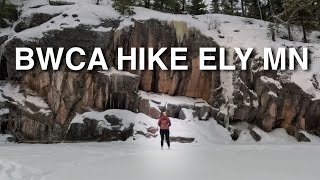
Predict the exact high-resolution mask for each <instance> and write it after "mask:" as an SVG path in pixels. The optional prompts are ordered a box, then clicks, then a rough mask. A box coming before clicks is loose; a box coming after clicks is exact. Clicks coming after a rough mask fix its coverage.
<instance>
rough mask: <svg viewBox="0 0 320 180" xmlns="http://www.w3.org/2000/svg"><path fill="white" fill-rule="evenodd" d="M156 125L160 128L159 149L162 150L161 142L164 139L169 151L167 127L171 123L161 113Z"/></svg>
mask: <svg viewBox="0 0 320 180" xmlns="http://www.w3.org/2000/svg"><path fill="white" fill-rule="evenodd" d="M158 125H159V127H160V136H161V149H163V140H164V137H166V141H167V145H168V148H169V149H170V140H169V135H170V131H169V127H170V126H171V121H170V119H169V118H168V117H167V113H166V112H162V115H161V117H160V118H159V121H158Z"/></svg>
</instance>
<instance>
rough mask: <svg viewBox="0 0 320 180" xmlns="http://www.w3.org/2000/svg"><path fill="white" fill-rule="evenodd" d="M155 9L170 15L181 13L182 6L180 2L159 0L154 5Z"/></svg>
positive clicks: (176, 0)
mask: <svg viewBox="0 0 320 180" xmlns="http://www.w3.org/2000/svg"><path fill="white" fill-rule="evenodd" d="M153 9H155V10H158V11H162V12H169V13H181V12H182V11H181V5H180V2H179V1H178V0H157V1H154V3H153Z"/></svg>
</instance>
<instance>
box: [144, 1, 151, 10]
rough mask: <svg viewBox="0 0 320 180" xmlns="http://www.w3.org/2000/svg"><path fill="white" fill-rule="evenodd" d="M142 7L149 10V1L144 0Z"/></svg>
mask: <svg viewBox="0 0 320 180" xmlns="http://www.w3.org/2000/svg"><path fill="white" fill-rule="evenodd" d="M144 7H145V8H150V0H145V1H144Z"/></svg>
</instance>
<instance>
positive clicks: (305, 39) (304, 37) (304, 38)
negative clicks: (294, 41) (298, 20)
mask: <svg viewBox="0 0 320 180" xmlns="http://www.w3.org/2000/svg"><path fill="white" fill-rule="evenodd" d="M302 32H303V42H304V43H307V42H308V39H307V32H306V29H305V28H304V27H303V26H302Z"/></svg>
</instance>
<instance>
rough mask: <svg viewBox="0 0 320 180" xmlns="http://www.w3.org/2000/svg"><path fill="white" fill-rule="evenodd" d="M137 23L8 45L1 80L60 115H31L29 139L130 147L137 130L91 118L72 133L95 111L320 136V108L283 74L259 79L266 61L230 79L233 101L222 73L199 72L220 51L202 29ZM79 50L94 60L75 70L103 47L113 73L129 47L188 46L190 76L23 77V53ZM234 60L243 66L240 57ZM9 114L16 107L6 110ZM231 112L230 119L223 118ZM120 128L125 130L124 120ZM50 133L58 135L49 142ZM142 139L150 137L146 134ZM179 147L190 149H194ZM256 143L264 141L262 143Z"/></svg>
mask: <svg viewBox="0 0 320 180" xmlns="http://www.w3.org/2000/svg"><path fill="white" fill-rule="evenodd" d="M74 16H76V15H74ZM50 18H52V16H48V15H43V14H38V15H37V14H35V15H33V16H32V17H30V19H25V21H21V22H20V23H19V24H18V25H17V26H16V28H17V29H16V31H22V30H24V29H26V28H31V27H35V26H38V25H40V24H42V23H44V22H46V21H48V20H49V19H50ZM132 22H133V24H134V25H132V26H128V27H124V28H122V29H118V30H116V29H117V28H118V26H119V23H120V22H119V21H118V20H111V19H106V20H103V22H102V24H101V26H102V27H104V28H109V29H110V31H107V32H106V31H103V32H99V31H93V30H92V28H95V27H92V26H83V25H80V26H78V27H76V28H64V29H62V30H51V31H48V32H46V34H44V35H43V37H41V38H39V39H37V40H36V41H34V40H31V39H29V40H26V39H23V38H19V36H17V37H15V38H13V39H10V41H7V43H6V45H5V46H3V48H4V49H3V53H2V58H1V74H0V79H9V80H15V81H18V82H21V83H22V82H23V83H25V84H26V87H23V89H31V90H33V91H35V92H36V94H37V95H39V96H41V97H43V98H44V100H45V101H46V102H47V103H48V105H49V107H50V109H51V110H52V113H51V115H50V118H49V117H40V118H38V117H36V116H37V115H34V114H32V115H30V114H29V115H27V114H28V112H25V114H26V115H24V116H23V117H22V118H20V119H22V120H23V124H22V126H21V128H20V131H21V137H22V138H24V139H26V140H41V141H48V140H50V141H51V140H52V139H56V140H57V141H58V140H63V139H64V137H65V136H66V137H67V140H68V141H82V140H90V141H111V140H115V139H120V140H124V139H126V138H128V136H129V134H131V135H132V130H131V129H132V128H131V127H130V128H128V129H126V130H125V131H118V130H117V129H112V128H111V129H110V128H100V127H99V126H98V124H99V122H98V121H96V120H95V119H90V118H87V119H85V120H84V122H83V123H78V124H72V125H71V126H70V124H71V121H72V119H73V118H74V117H75V115H76V113H84V112H86V111H88V110H89V109H95V110H97V111H104V110H106V109H126V110H130V111H132V112H141V113H144V114H147V115H148V116H150V117H152V118H155V119H157V118H159V117H160V113H161V111H166V112H167V114H168V115H169V116H170V117H174V118H181V119H188V118H189V117H191V116H187V114H186V112H185V111H184V109H191V110H193V111H194V113H193V114H192V117H197V118H198V119H199V120H208V119H209V118H210V117H214V118H215V119H216V120H217V121H218V122H219V124H222V125H225V126H226V127H227V124H228V123H229V121H247V122H249V123H252V124H256V125H258V126H259V127H260V128H261V129H263V130H265V131H267V132H269V131H272V129H274V128H279V127H282V128H286V129H287V131H288V133H289V134H292V135H293V136H295V137H297V138H299V139H301V141H304V140H305V138H304V137H303V136H302V135H301V134H299V133H297V132H299V131H296V130H294V133H291V131H292V130H291V129H292V127H294V128H296V129H297V130H299V129H304V130H308V131H312V132H318V130H319V129H320V124H319V118H320V111H319V109H320V100H312V98H313V97H312V96H311V95H309V94H307V93H305V92H304V91H303V90H302V89H301V88H300V87H299V86H298V85H296V84H294V83H292V82H289V81H287V80H286V79H282V77H281V75H279V74H277V72H272V71H270V72H261V71H259V68H260V66H261V59H254V58H255V56H252V57H251V58H250V60H249V62H248V67H250V69H249V70H248V71H235V72H230V73H231V81H232V82H231V84H230V85H232V88H233V89H231V90H230V91H232V92H231V96H230V97H226V95H225V91H226V88H228V87H225V86H222V83H221V80H223V79H222V77H221V73H220V72H219V71H200V70H199V57H198V56H199V54H198V52H199V48H200V47H212V46H214V47H219V44H217V43H216V42H215V41H214V40H213V39H212V38H208V37H206V36H204V35H202V34H201V33H200V32H199V31H198V30H196V29H193V28H188V27H187V24H186V23H184V22H176V21H172V22H162V21H158V20H154V19H151V20H146V21H136V20H134V19H132ZM79 37H80V38H79ZM4 39H5V40H3V41H6V40H7V38H4ZM75 46H76V47H81V48H83V49H84V50H85V51H86V52H88V54H87V55H86V56H78V55H75V56H74V58H73V60H74V61H75V62H80V61H86V62H87V61H89V57H90V56H91V54H90V52H92V50H93V49H94V48H95V47H101V48H102V49H103V52H104V55H105V57H106V59H107V64H108V66H109V67H116V66H117V61H116V59H117V56H116V54H117V53H116V52H117V48H118V47H123V48H124V53H125V54H129V53H130V50H131V47H145V48H149V47H153V48H154V49H159V48H160V47H168V48H170V47H179V46H183V47H187V48H188V54H187V61H186V62H185V63H186V65H188V66H189V69H190V70H189V71H162V70H160V69H159V67H158V66H156V68H155V69H154V70H153V71H149V70H145V71H131V70H130V69H129V67H130V64H128V63H125V70H126V72H119V71H117V70H115V69H114V68H110V70H111V71H105V72H103V71H101V69H99V68H97V69H95V70H93V71H86V70H81V71H78V72H71V71H69V70H67V68H66V67H65V64H64V65H63V66H62V67H61V68H60V69H59V70H58V71H52V70H50V69H49V70H48V71H42V70H40V68H39V64H37V65H36V67H35V68H34V69H32V70H31V71H27V72H26V71H16V70H15V48H16V47H31V48H33V49H35V47H53V48H54V49H57V48H58V47H64V48H65V49H69V48H71V47H75ZM232 55H233V54H230V56H232ZM217 58H218V57H217ZM233 58H234V60H235V64H236V65H238V64H239V60H238V59H237V57H233ZM35 60H37V57H35ZM162 60H163V62H164V63H165V65H166V66H168V67H170V54H169V53H165V54H163V56H162ZM62 61H64V59H63V60H62ZM215 63H216V62H215ZM259 63H260V64H259ZM146 64H147V62H146ZM2 72H6V74H4V73H2ZM223 83H226V82H223ZM139 90H142V91H145V92H152V93H163V94H167V95H171V96H187V97H191V98H195V99H196V98H201V99H202V100H205V101H206V102H208V103H205V104H204V103H200V104H197V103H196V101H195V103H193V104H186V103H176V102H165V104H163V103H162V102H161V101H153V102H151V100H150V99H148V98H144V97H141V96H139V94H138V93H137V92H138V91H139ZM227 98H230V99H227ZM6 106H9V105H7V104H6ZM10 106H11V105H10ZM14 108H17V109H14ZM22 109H24V108H22V107H16V106H13V107H12V111H16V110H22ZM223 109H224V110H226V109H227V111H222V110H223ZM24 111H25V110H24ZM12 119H15V121H17V119H19V118H18V117H12ZM38 119H42V120H38ZM115 122H119V123H120V122H121V120H117V121H115ZM49 132H50V133H51V132H54V133H51V134H50V133H49ZM48 133H49V134H50V135H47V134H48ZM239 133H240V132H237V131H232V132H231V134H232V137H233V139H237V138H238V137H239ZM52 134H55V135H52ZM116 134H118V135H116ZM142 134H144V135H146V136H149V135H150V134H147V133H145V132H143V133H142ZM151 134H152V133H151ZM252 134H253V136H256V134H254V133H252ZM53 137H54V138H53ZM22 138H21V139H22ZM177 139H178V141H183V142H184V141H187V142H190V141H191V140H190V139H187V140H181V139H179V138H177ZM256 139H257V140H259V138H258V136H257V138H256ZM173 140H174V139H173ZM192 141H194V140H192ZM192 141H191V142H192ZM306 141H307V140H306Z"/></svg>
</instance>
